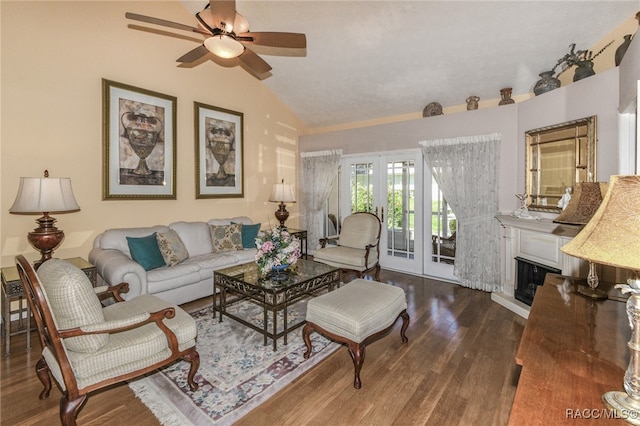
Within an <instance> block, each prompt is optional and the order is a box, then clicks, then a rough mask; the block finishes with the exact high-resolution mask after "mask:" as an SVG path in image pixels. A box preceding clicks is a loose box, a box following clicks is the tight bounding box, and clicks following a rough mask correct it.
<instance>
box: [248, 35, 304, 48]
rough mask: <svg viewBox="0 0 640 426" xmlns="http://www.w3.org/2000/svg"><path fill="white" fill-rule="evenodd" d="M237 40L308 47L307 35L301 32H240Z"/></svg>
mask: <svg viewBox="0 0 640 426" xmlns="http://www.w3.org/2000/svg"><path fill="white" fill-rule="evenodd" d="M237 40H238V41H239V42H242V43H252V44H257V45H260V46H270V47H288V48H294V49H304V48H306V47H307V37H306V36H305V35H304V34H299V33H280V32H251V31H250V32H247V33H242V34H238V37H237Z"/></svg>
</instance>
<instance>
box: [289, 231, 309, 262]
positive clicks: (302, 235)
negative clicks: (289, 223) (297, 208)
mask: <svg viewBox="0 0 640 426" xmlns="http://www.w3.org/2000/svg"><path fill="white" fill-rule="evenodd" d="M288 231H289V233H290V234H291V235H293V236H294V237H298V239H300V253H301V254H302V258H303V259H306V258H307V253H308V252H307V249H308V247H307V231H306V230H304V229H293V228H289V229H288Z"/></svg>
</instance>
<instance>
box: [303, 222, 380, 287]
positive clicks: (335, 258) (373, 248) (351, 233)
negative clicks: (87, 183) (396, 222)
mask: <svg viewBox="0 0 640 426" xmlns="http://www.w3.org/2000/svg"><path fill="white" fill-rule="evenodd" d="M381 228H382V226H381V224H380V219H378V216H376V215H374V214H372V213H367V212H359V213H353V214H351V215H349V216H347V217H346V218H345V219H344V222H343V223H342V226H341V227H340V234H339V235H338V236H337V237H333V238H321V239H320V248H319V249H317V250H315V251H314V253H313V260H315V261H316V262H320V263H325V264H327V265H331V266H334V267H336V268H340V269H342V270H343V271H355V272H356V273H357V275H358V277H359V278H362V277H363V276H364V274H365V273H366V272H369V271H372V270H375V276H374V279H375V280H376V281H379V280H380V262H379V261H380V252H379V248H380V247H379V246H380V230H381ZM333 239H335V240H336V243H337V245H328V244H327V243H328V242H329V241H331V240H333Z"/></svg>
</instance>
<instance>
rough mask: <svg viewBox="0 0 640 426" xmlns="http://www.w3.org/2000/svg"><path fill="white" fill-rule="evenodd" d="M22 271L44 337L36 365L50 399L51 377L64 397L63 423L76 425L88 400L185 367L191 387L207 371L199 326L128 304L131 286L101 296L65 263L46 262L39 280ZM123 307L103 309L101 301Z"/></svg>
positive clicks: (22, 264)
mask: <svg viewBox="0 0 640 426" xmlns="http://www.w3.org/2000/svg"><path fill="white" fill-rule="evenodd" d="M16 265H17V267H18V272H19V274H20V280H21V282H22V285H23V287H24V291H25V295H26V297H27V300H28V302H29V305H30V307H31V311H32V312H33V316H34V319H35V322H36V324H37V326H38V332H39V334H40V343H41V345H42V358H41V359H40V360H39V361H38V363H37V365H36V373H37V375H38V378H39V379H40V381H41V382H42V384H43V385H44V389H43V390H42V392H41V393H40V399H45V398H48V397H49V393H50V391H51V376H53V378H54V380H55V382H56V383H57V385H58V386H59V387H60V390H61V391H62V398H61V399H60V421H61V423H62V424H63V425H75V424H76V417H77V415H78V411H79V410H80V408H81V407H82V405H83V404H84V402H85V400H86V399H87V397H88V394H89V393H91V392H93V391H96V390H98V389H102V388H104V387H107V386H110V385H113V384H116V383H119V382H123V381H125V380H128V379H131V378H134V377H137V376H141V375H143V374H146V373H148V372H151V371H153V370H155V369H158V368H160V367H163V366H165V365H167V364H170V363H172V362H175V361H177V360H179V359H183V360H185V361H187V362H189V363H191V368H190V370H189V373H188V377H187V382H188V384H189V387H190V388H191V390H196V389H197V388H198V385H197V384H196V382H195V381H194V376H195V374H196V371H197V370H198V367H199V364H200V358H199V355H198V352H197V351H196V347H195V341H196V324H195V321H194V319H193V318H192V317H191V316H190V315H189V314H187V313H186V312H184V311H183V310H182V309H180V308H179V307H176V306H170V305H169V304H168V303H166V302H164V301H162V300H161V299H159V298H157V297H155V296H151V295H141V296H138V297H135V298H133V299H131V300H128V301H124V300H123V299H122V297H121V296H120V293H121V292H126V291H127V290H128V287H127V284H124V283H123V284H119V285H116V286H112V287H108V286H104V287H99V288H96V289H94V288H93V287H92V286H91V283H90V282H89V279H88V278H87V276H86V275H85V274H84V272H82V271H81V270H80V269H78V268H77V267H75V266H73V265H72V264H71V263H69V262H67V261H65V260H62V259H51V260H48V261H46V262H44V263H43V264H42V265H41V266H40V268H39V269H38V273H37V274H36V272H35V271H34V269H33V267H32V266H31V265H30V264H29V262H28V261H27V260H26V259H25V258H24V256H17V257H16ZM106 297H108V298H110V299H111V300H115V301H116V303H112V304H110V305H109V306H106V307H103V305H102V304H101V302H100V298H106Z"/></svg>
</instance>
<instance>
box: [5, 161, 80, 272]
mask: <svg viewBox="0 0 640 426" xmlns="http://www.w3.org/2000/svg"><path fill="white" fill-rule="evenodd" d="M78 210H80V206H79V205H78V203H77V202H76V199H75V197H74V195H73V190H72V189H71V179H69V178H50V177H49V172H48V171H47V170H45V171H44V177H43V178H36V177H21V178H20V186H19V187H18V195H16V199H15V201H14V202H13V205H12V206H11V208H10V209H9V213H14V214H42V217H40V218H38V219H37V220H36V223H37V224H38V227H37V228H36V229H34V230H33V231H31V232H29V234H28V235H27V240H28V241H29V243H30V244H31V245H32V246H33V247H34V248H35V249H36V250H38V251H39V252H40V254H41V257H40V260H38V261H37V262H36V263H35V265H36V268H37V267H38V266H40V265H41V264H42V262H45V261H47V260H49V259H51V255H52V254H53V251H54V250H55V249H57V248H58V246H59V245H60V244H61V243H62V240H64V232H63V231H62V230H61V229H58V228H56V227H55V225H54V224H55V222H56V219H55V218H53V217H51V216H50V215H49V214H50V213H70V212H74V211H78Z"/></svg>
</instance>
